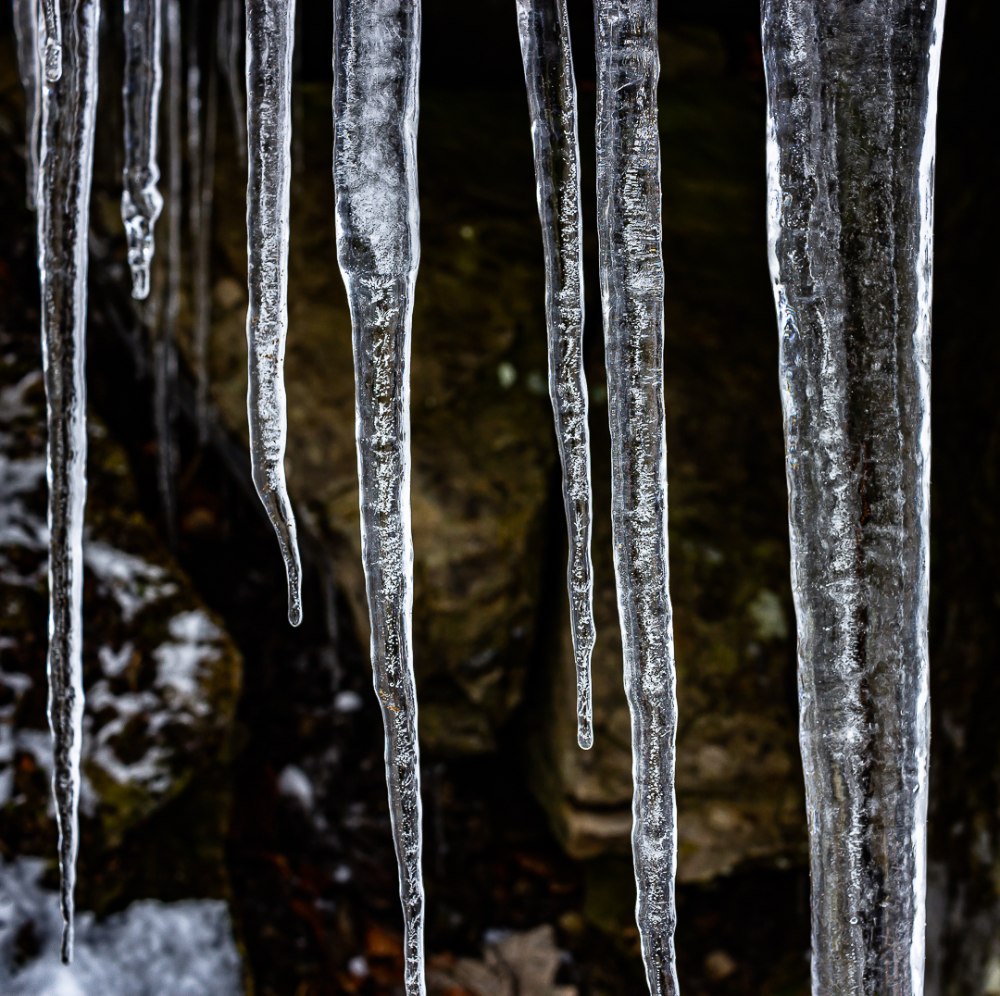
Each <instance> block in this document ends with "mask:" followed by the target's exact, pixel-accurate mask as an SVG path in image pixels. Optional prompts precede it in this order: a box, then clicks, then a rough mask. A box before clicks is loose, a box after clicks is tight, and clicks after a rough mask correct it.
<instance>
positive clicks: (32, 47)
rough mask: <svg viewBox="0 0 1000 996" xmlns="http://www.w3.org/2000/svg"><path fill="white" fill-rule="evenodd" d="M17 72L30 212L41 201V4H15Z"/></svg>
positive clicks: (24, 0) (17, 0)
mask: <svg viewBox="0 0 1000 996" xmlns="http://www.w3.org/2000/svg"><path fill="white" fill-rule="evenodd" d="M14 33H15V35H16V36H17V69H18V74H19V75H20V77H21V85H22V86H23V87H24V120H25V128H24V151H25V156H24V159H25V164H26V171H25V178H26V181H27V182H26V185H25V188H26V191H27V203H28V209H29V210H31V211H34V210H35V204H36V201H37V197H38V191H37V189H36V187H37V184H38V129H39V127H40V125H41V111H42V105H41V92H40V90H39V87H40V86H41V81H40V79H39V77H38V69H39V62H38V58H39V56H38V0H14Z"/></svg>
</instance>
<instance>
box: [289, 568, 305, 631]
mask: <svg viewBox="0 0 1000 996" xmlns="http://www.w3.org/2000/svg"><path fill="white" fill-rule="evenodd" d="M287 570H288V621H289V623H291V625H293V626H298V625H299V624H300V623H301V622H302V574H301V571H300V570H299V565H298V561H297V560H296V563H295V568H294V571H295V572H294V575H293V573H292V565H291V564H289V565H288V566H287Z"/></svg>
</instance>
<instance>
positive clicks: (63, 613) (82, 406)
mask: <svg viewBox="0 0 1000 996" xmlns="http://www.w3.org/2000/svg"><path fill="white" fill-rule="evenodd" d="M63 7H64V10H63V12H62V13H64V14H65V16H64V17H63V18H62V19H61V23H62V31H63V35H62V37H61V39H59V41H60V42H61V50H62V59H63V72H62V73H61V75H60V76H59V78H58V80H56V81H55V82H50V83H47V84H46V85H45V86H44V87H43V88H42V128H41V146H40V158H39V163H40V165H39V170H40V173H39V184H38V194H39V196H38V269H39V275H40V280H41V303H42V308H41V311H42V357H43V362H44V368H45V396H46V401H47V407H48V481H49V513H48V516H49V605H50V617H49V660H48V671H49V723H50V725H51V727H52V738H53V747H54V764H53V774H52V788H53V793H54V795H55V806H56V820H57V823H58V826H59V867H60V871H61V874H62V883H61V892H60V902H61V905H62V914H63V922H64V925H65V926H64V929H63V939H62V957H63V961H66V962H68V961H70V959H71V958H72V956H73V888H74V884H75V881H76V854H77V847H78V826H77V814H78V810H79V801H80V746H81V738H82V735H83V730H82V723H83V674H82V664H81V657H80V651H81V642H82V619H81V602H82V595H83V557H82V542H83V506H84V502H85V500H86V489H87V483H86V463H87V425H86V418H87V412H86V405H87V401H86V394H87V386H86V381H85V379H84V364H85V355H86V325H87V240H88V235H89V227H90V184H91V177H92V175H93V165H94V123H95V111H96V106H97V28H98V21H99V17H100V8H99V4H98V0H63Z"/></svg>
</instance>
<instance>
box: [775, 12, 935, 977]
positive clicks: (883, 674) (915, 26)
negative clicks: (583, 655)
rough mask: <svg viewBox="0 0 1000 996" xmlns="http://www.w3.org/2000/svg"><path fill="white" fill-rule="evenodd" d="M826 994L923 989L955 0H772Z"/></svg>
mask: <svg viewBox="0 0 1000 996" xmlns="http://www.w3.org/2000/svg"><path fill="white" fill-rule="evenodd" d="M762 14H763V40H764V61H765V67H766V72H767V91H768V105H769V129H768V131H769V134H768V186H769V214H770V230H769V236H770V239H769V241H770V253H771V273H772V277H773V280H774V291H775V300H776V304H777V310H778V323H779V341H780V371H781V394H782V404H783V408H784V418H785V442H786V449H787V461H786V470H787V475H788V490H789V522H790V528H791V548H792V587H793V593H794V596H795V607H796V615H797V619H798V633H799V644H798V649H799V703H800V713H801V717H800V718H801V727H800V744H801V748H802V758H803V766H804V769H805V777H806V805H807V811H808V817H809V831H810V862H811V873H812V890H813V892H812V896H813V898H812V932H813V933H812V938H813V945H812V949H813V962H812V973H813V992H814V993H838V994H844V996H861V994H864V996H874V994H884V993H892V994H895V996H917V994H920V993H922V992H923V988H924V987H923V974H924V917H925V913H924V893H925V869H926V838H925V821H926V811H927V762H928V735H929V727H928V721H929V710H928V659H927V602H928V555H929V549H928V509H929V504H928V503H929V472H930V286H931V284H930V281H931V229H932V215H933V195H932V191H933V173H934V121H935V108H936V90H937V73H938V60H939V54H940V40H941V26H942V21H943V16H944V0H937V3H935V2H934V0H928V2H925V3H924V2H921V3H918V2H915V0H889V2H882V0H879V2H875V0H861V2H859V3H853V2H852V3H848V2H846V0H765V2H764V3H763V5H762Z"/></svg>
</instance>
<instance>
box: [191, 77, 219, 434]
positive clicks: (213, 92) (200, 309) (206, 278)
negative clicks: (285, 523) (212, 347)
mask: <svg viewBox="0 0 1000 996" xmlns="http://www.w3.org/2000/svg"><path fill="white" fill-rule="evenodd" d="M205 91H206V92H205V114H204V120H205V127H204V138H203V141H202V159H201V170H200V179H201V183H200V187H199V188H198V189H197V190H196V192H195V194H194V196H196V197H198V198H199V199H200V200H201V207H200V210H199V216H198V230H197V232H196V233H195V237H194V369H195V414H196V420H197V423H198V439H199V441H200V442H201V443H204V442H205V440H206V439H207V438H208V388H209V373H208V346H209V339H210V337H211V332H212V201H213V198H214V194H215V147H216V141H217V135H218V128H219V74H218V73H217V72H216V71H215V67H214V66H213V65H212V64H211V63H210V64H209V67H208V73H207V82H206V87H205Z"/></svg>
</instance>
